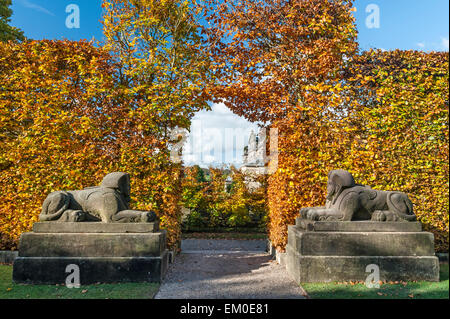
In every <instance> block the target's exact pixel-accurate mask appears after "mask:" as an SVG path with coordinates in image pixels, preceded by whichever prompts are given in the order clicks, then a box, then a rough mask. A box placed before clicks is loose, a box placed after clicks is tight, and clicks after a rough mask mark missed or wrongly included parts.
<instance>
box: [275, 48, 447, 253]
mask: <svg viewBox="0 0 450 319" xmlns="http://www.w3.org/2000/svg"><path fill="white" fill-rule="evenodd" d="M448 68H449V54H448V53H444V52H441V53H439V52H438V53H437V52H432V53H425V52H417V51H399V50H396V51H388V52H382V51H369V52H364V53H362V54H361V55H357V56H355V58H354V59H353V60H352V61H351V63H350V64H349V65H348V66H347V68H346V70H345V71H344V77H345V81H343V82H342V90H340V91H339V94H340V96H341V99H342V100H343V101H344V102H345V107H344V108H342V109H341V108H339V107H338V108H333V111H332V112H331V114H328V115H327V116H322V117H320V118H319V117H317V118H316V119H315V120H314V124H313V123H305V121H304V120H303V119H302V118H301V115H300V114H295V112H293V113H292V114H290V115H289V116H288V117H286V118H284V119H281V120H278V121H276V122H274V123H273V125H274V126H276V127H278V128H279V130H280V136H279V144H280V154H279V159H278V160H279V168H278V170H277V172H276V173H275V174H273V175H272V176H270V178H269V186H268V205H269V212H270V213H269V214H270V222H269V233H270V240H271V241H272V242H273V244H274V245H275V246H276V247H277V248H278V249H279V250H284V248H285V245H286V241H287V225H289V224H294V222H295V218H296V217H297V216H298V212H299V209H300V208H301V207H309V206H321V205H323V204H324V203H325V194H326V182H327V180H326V179H327V173H328V171H329V170H331V169H338V168H341V169H346V170H348V171H350V172H351V173H352V174H353V175H354V177H355V179H356V180H357V182H358V183H362V184H366V185H370V186H372V187H373V188H375V189H383V190H400V191H403V192H405V193H407V194H408V195H409V196H410V198H411V199H412V201H413V203H414V210H415V213H416V214H417V216H418V219H419V220H420V221H421V222H422V223H423V226H424V229H425V230H427V231H431V232H432V233H434V235H435V243H436V250H437V251H440V252H444V251H448V244H449V241H448V236H449V223H448V212H449V199H448V196H449V179H448V178H449V171H448V169H449V149H448V147H449V139H448V129H449V127H448V99H449V96H448V95H449V93H448V92H449V87H448V85H449V84H448V80H449V73H448V70H449V69H448ZM322 115H324V113H322ZM300 123H301V124H300ZM309 124H313V125H309Z"/></svg>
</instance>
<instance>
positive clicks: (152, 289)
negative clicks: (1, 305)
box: [0, 264, 160, 299]
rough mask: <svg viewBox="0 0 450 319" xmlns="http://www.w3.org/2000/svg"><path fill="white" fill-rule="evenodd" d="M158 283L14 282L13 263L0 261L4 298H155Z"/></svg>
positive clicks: (0, 296) (0, 295)
mask: <svg viewBox="0 0 450 319" xmlns="http://www.w3.org/2000/svg"><path fill="white" fill-rule="evenodd" d="M159 286H160V285H159V284H158V283H116V284H94V285H82V286H81V287H80V288H71V289H69V288H67V287H65V286H64V285H23V284H15V283H13V282H12V265H5V264H0V299H152V298H154V296H155V295H156V293H157V292H158V290H159Z"/></svg>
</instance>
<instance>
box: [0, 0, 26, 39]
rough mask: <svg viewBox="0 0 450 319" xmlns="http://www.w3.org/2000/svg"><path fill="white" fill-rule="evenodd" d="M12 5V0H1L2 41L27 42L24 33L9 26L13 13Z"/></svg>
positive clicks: (0, 23) (0, 22)
mask: <svg viewBox="0 0 450 319" xmlns="http://www.w3.org/2000/svg"><path fill="white" fill-rule="evenodd" d="M11 4H12V2H11V0H0V41H8V40H12V41H16V40H18V41H23V40H25V36H24V35H23V32H22V31H21V30H19V29H18V28H15V27H12V26H10V25H9V23H10V22H11V19H10V18H11V15H12V13H13V12H12V10H11V8H10V6H11Z"/></svg>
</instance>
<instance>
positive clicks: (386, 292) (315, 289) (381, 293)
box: [302, 264, 449, 299]
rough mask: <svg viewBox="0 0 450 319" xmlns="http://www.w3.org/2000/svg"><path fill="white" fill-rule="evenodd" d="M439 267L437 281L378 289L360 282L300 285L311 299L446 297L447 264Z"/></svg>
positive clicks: (384, 286) (386, 285)
mask: <svg viewBox="0 0 450 319" xmlns="http://www.w3.org/2000/svg"><path fill="white" fill-rule="evenodd" d="M440 268H441V270H440V281H439V282H424V281H422V282H404V283H399V284H382V285H381V286H380V288H379V289H369V288H367V287H366V286H365V285H364V284H360V283H357V284H353V285H352V284H342V283H339V284H338V283H309V284H302V287H303V288H304V289H305V290H306V291H307V293H308V295H309V296H310V297H311V298H313V299H448V298H449V274H448V272H449V268H448V264H441V267H440Z"/></svg>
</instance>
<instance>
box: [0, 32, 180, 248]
mask: <svg viewBox="0 0 450 319" xmlns="http://www.w3.org/2000/svg"><path fill="white" fill-rule="evenodd" d="M118 68H119V65H118V64H117V62H116V61H114V60H113V59H112V58H111V56H110V55H109V54H108V53H107V52H106V51H105V50H104V49H102V48H96V47H94V46H93V45H92V44H91V43H88V42H84V41H80V42H71V41H46V40H44V41H31V42H24V43H22V44H15V43H12V42H10V43H0V150H1V152H0V183H1V185H2V187H1V188H0V236H1V237H0V239H1V241H0V249H16V248H17V243H18V239H19V236H20V234H21V233H23V232H27V231H30V230H31V228H32V224H33V223H34V222H36V221H37V220H38V215H39V213H40V208H41V205H42V202H43V200H44V199H45V197H46V196H47V195H48V194H49V193H50V192H52V191H55V190H63V189H81V188H83V187H87V186H92V185H98V184H99V183H100V181H101V179H102V178H103V176H104V175H106V174H107V173H109V172H113V171H125V172H128V173H130V175H131V190H132V193H131V195H132V202H131V205H132V207H133V208H135V209H144V210H145V209H153V210H155V211H156V212H157V214H158V216H159V217H160V218H161V225H162V227H163V228H165V229H167V230H168V235H169V236H168V238H169V242H168V243H169V246H170V247H175V246H176V244H177V243H178V241H179V239H180V226H179V220H180V210H179V206H178V202H179V196H180V193H181V191H180V186H181V179H180V177H181V165H179V164H174V163H172V162H171V161H170V160H169V151H168V141H167V140H164V139H163V138H162V137H161V136H160V135H158V134H157V132H156V133H155V132H154V131H151V130H148V129H147V130H144V129H143V128H142V123H146V122H151V121H152V118H151V117H150V115H149V116H146V115H145V114H143V113H139V114H137V112H136V105H135V104H134V103H133V102H134V101H133V99H130V98H129V96H127V95H125V94H122V91H121V89H120V88H121V87H120V86H118V83H120V81H119V80H118V79H117V78H116V76H117V74H118V72H117V70H118ZM122 87H123V83H122Z"/></svg>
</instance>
